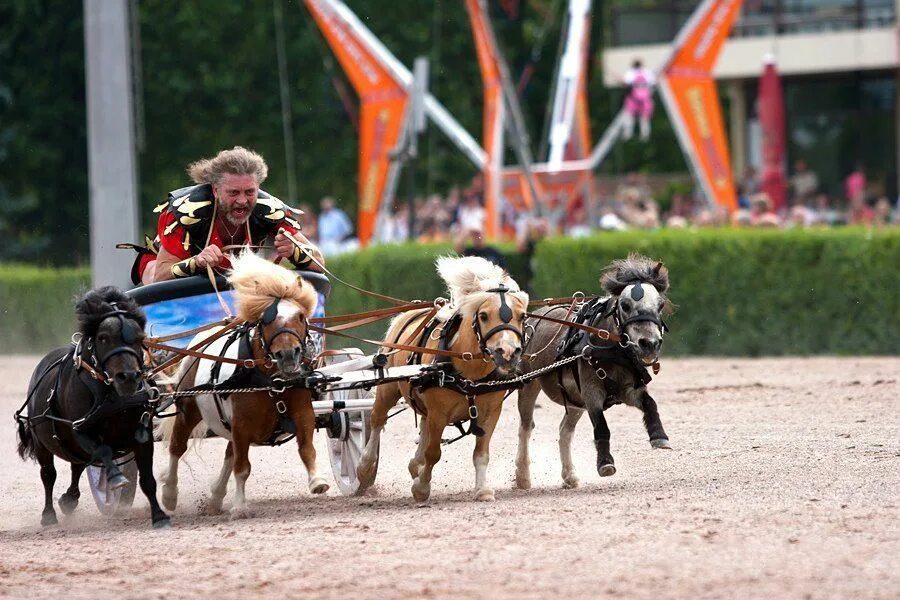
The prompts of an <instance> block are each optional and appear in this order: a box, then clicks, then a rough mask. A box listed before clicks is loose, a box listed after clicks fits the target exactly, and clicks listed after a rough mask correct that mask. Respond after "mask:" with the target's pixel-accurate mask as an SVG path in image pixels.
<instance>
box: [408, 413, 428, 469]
mask: <svg viewBox="0 0 900 600" xmlns="http://www.w3.org/2000/svg"><path fill="white" fill-rule="evenodd" d="M424 440H425V419H421V420H419V443H418V444H417V445H416V453H415V454H414V455H413V457H412V458H411V459H410V461H409V476H410V477H412V478H413V479H415V478H416V477H418V476H419V470H420V469H421V468H422V465H424V464H425V441H424Z"/></svg>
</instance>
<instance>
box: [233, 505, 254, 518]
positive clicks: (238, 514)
mask: <svg viewBox="0 0 900 600" xmlns="http://www.w3.org/2000/svg"><path fill="white" fill-rule="evenodd" d="M252 516H253V513H252V512H251V511H250V510H249V509H248V508H247V507H246V506H241V507H240V508H238V507H234V508H232V509H231V520H232V521H237V520H239V519H249V518H251V517H252Z"/></svg>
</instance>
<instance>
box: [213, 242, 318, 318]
mask: <svg viewBox="0 0 900 600" xmlns="http://www.w3.org/2000/svg"><path fill="white" fill-rule="evenodd" d="M231 264H232V269H231V271H230V272H229V274H228V282H229V283H230V284H231V286H232V287H233V288H234V290H235V291H236V292H237V294H236V295H237V311H238V317H240V318H241V319H244V320H246V321H251V322H252V321H257V320H259V318H260V317H261V316H262V314H263V312H265V310H266V309H267V308H268V307H269V306H270V305H271V304H272V301H273V300H275V299H276V298H281V299H284V300H288V301H291V302H293V303H295V304H296V305H297V306H299V307H300V309H301V310H302V311H303V312H304V314H305V315H306V316H307V317H309V316H312V314H313V311H315V308H316V302H317V301H318V299H317V297H316V291H315V289H314V288H313V286H312V285H310V284H309V283H307V282H306V281H304V280H303V279H302V278H301V277H300V276H298V275H297V273H295V272H294V271H289V270H288V269H285V268H284V267H281V266H278V265H276V264H275V263H272V262H269V261H268V260H266V259H264V258H261V257H259V256H257V255H256V254H253V253H252V252H249V251H245V252H242V253H241V254H240V256H238V257H237V258H232V259H231Z"/></svg>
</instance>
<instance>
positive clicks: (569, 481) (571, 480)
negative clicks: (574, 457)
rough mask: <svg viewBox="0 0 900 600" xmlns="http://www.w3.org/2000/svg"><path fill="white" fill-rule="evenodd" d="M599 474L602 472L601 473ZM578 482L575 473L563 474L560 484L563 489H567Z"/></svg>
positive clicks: (575, 486) (573, 486)
mask: <svg viewBox="0 0 900 600" xmlns="http://www.w3.org/2000/svg"><path fill="white" fill-rule="evenodd" d="M613 471H615V469H613ZM601 474H602V473H601ZM579 483H581V482H580V481H579V480H578V476H577V475H564V476H563V484H562V486H563V488H564V489H567V490H574V489H575V488H577V487H578V484H579Z"/></svg>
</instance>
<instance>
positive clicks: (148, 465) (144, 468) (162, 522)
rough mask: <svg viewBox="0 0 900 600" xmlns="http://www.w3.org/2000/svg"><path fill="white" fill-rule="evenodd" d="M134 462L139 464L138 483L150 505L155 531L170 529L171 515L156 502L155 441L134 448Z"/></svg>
mask: <svg viewBox="0 0 900 600" xmlns="http://www.w3.org/2000/svg"><path fill="white" fill-rule="evenodd" d="M134 460H135V461H136V462H137V468H138V481H139V482H140V485H141V491H142V492H144V495H145V496H146V497H147V501H148V502H149V503H150V519H151V520H152V522H153V528H154V529H162V528H164V527H169V515H167V514H166V513H165V512H163V509H162V508H160V506H159V502H157V500H156V478H155V477H154V476H153V440H152V439H151V440H149V441H147V442H145V443H143V444H138V445H137V446H135V447H134Z"/></svg>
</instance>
